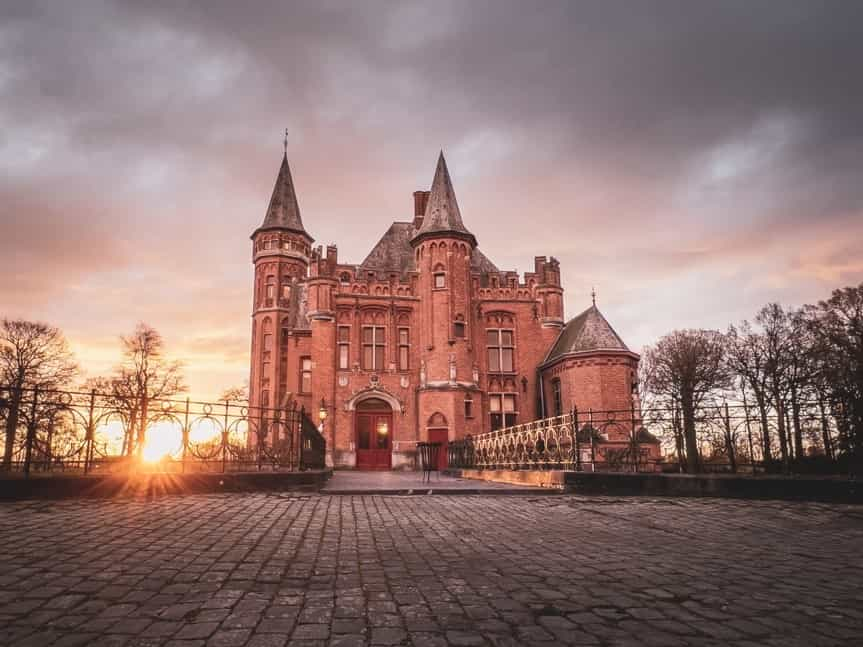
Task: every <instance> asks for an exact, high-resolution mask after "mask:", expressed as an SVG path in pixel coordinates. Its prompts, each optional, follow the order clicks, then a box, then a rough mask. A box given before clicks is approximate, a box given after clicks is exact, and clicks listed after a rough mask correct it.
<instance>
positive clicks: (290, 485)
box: [0, 470, 332, 501]
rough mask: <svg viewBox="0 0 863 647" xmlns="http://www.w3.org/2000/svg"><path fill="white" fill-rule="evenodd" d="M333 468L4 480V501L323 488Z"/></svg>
mask: <svg viewBox="0 0 863 647" xmlns="http://www.w3.org/2000/svg"><path fill="white" fill-rule="evenodd" d="M331 474H332V471H331V470H309V471H305V472H228V473H224V474H221V473H191V474H172V473H143V474H131V475H130V474H99V475H88V476H84V475H56V476H53V475H52V476H41V475H40V476H35V477H33V478H29V479H25V478H21V477H7V478H0V501H15V500H20V499H65V498H74V497H85V498H91V497H97V498H110V497H126V496H145V497H152V496H157V495H163V494H218V493H222V492H260V491H277V492H278V491H292V490H302V491H313V492H316V491H318V490H319V489H320V488H321V487H322V486H323V484H324V483H325V482H326V480H327V479H328V478H329V477H330V475H331Z"/></svg>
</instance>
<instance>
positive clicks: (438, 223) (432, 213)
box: [411, 151, 476, 247]
mask: <svg viewBox="0 0 863 647" xmlns="http://www.w3.org/2000/svg"><path fill="white" fill-rule="evenodd" d="M442 234H443V235H447V236H454V237H456V238H463V239H465V240H468V241H470V243H471V244H472V245H473V246H474V247H476V238H475V237H474V235H473V234H472V233H470V232H469V231H468V230H467V227H465V226H464V223H463V222H462V220H461V212H460V211H459V208H458V201H456V199H455V190H454V189H453V187H452V180H451V179H450V177H449V170H448V169H447V167H446V160H445V159H444V156H443V151H441V153H440V157H438V161H437V169H436V170H435V174H434V181H433V182H432V187H431V192H430V195H429V197H428V201H427V202H426V208H425V214H424V216H423V219H422V225H421V226H420V228H419V229H418V230H417V232H416V234H415V235H414V237H413V239H412V240H411V242H412V243H413V244H416V243H417V242H418V241H420V240H422V239H423V238H428V237H429V236H440V235H442Z"/></svg>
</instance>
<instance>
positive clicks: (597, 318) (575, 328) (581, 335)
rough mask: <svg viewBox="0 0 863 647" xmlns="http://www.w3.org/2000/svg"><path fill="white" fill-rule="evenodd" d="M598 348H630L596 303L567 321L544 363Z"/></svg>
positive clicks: (623, 349)
mask: <svg viewBox="0 0 863 647" xmlns="http://www.w3.org/2000/svg"><path fill="white" fill-rule="evenodd" d="M596 350H622V351H629V348H627V346H626V344H624V343H623V340H622V339H621V338H620V336H619V335H618V334H617V333H616V332H614V328H612V327H611V324H609V323H608V321H607V320H606V319H605V317H603V316H602V313H601V312H600V311H599V309H598V308H597V307H596V305H592V306H590V307H589V308H588V309H587V310H585V311H584V312H582V313H581V314H580V315H578V316H577V317H573V318H572V319H570V320H569V321H567V322H566V325H565V326H564V327H563V330H561V331H560V334H559V335H558V336H557V340H556V341H555V342H554V345H553V346H552V347H551V350H550V351H549V352H548V355H547V356H546V358H545V362H543V363H548V362H550V361H552V360H555V359H557V358H559V357H562V356H564V355H568V354H570V353H583V352H588V351H596Z"/></svg>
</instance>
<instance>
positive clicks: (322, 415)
mask: <svg viewBox="0 0 863 647" xmlns="http://www.w3.org/2000/svg"><path fill="white" fill-rule="evenodd" d="M328 415H329V412H328V411H327V402H326V400H324V399H323V398H321V405H320V406H319V407H318V420H320V421H321V426H320V427H318V431H319V432H320V433H321V436H323V437H324V438H326V436H324V421H325V420H326V419H327V416H328ZM333 432H334V433H332V434H331V440H330V442H328V443H327V445H328V447H327V450H326V454H325V461H326V464H327V467H333V466H334V465H335V461H334V458H333V457H334V455H335V454H334V453H335V449H336V448H335V444H336V434H335V429H333Z"/></svg>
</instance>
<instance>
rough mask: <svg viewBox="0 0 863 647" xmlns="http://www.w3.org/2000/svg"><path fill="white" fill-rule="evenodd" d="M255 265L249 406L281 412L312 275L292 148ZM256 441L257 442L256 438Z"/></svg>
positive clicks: (258, 237) (255, 238) (259, 233)
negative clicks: (297, 317)
mask: <svg viewBox="0 0 863 647" xmlns="http://www.w3.org/2000/svg"><path fill="white" fill-rule="evenodd" d="M251 239H252V261H253V263H254V265H255V284H254V300H253V304H252V349H251V354H252V362H251V373H250V376H249V404H250V406H251V407H253V408H257V407H262V408H266V407H278V406H281V403H282V400H283V398H284V396H285V394H286V393H288V392H289V391H292V390H294V389H291V388H289V384H288V377H289V375H290V374H291V373H290V370H289V366H291V365H292V363H294V358H289V352H290V351H289V348H290V344H289V341H290V335H291V333H292V331H293V328H294V326H295V322H294V321H292V318H291V317H292V313H294V314H295V313H296V311H297V308H296V307H295V306H296V302H297V300H298V299H299V297H300V295H299V292H300V289H299V288H300V285H299V282H300V281H304V280H305V278H306V276H307V275H308V271H309V262H310V256H311V254H312V249H311V244H312V242H314V239H313V238H312V237H311V236H309V234H308V233H307V232H306V230H305V228H304V227H303V221H302V218H301V217H300V207H299V204H298V203H297V196H296V192H295V191H294V181H293V178H292V177H291V168H290V166H289V164H288V154H287V149H286V150H285V155H284V157H283V158H282V165H281V168H279V175H278V177H277V178H276V184H275V187H274V188H273V195H272V197H271V198H270V205H269V207H268V208H267V214H266V216H265V217H264V221H263V222H262V223H261V226H260V227H258V228H257V229H256V230H255V231H254V233H253V234H252V236H251ZM252 442H254V438H253V439H252Z"/></svg>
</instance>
